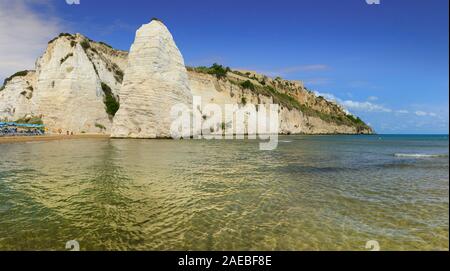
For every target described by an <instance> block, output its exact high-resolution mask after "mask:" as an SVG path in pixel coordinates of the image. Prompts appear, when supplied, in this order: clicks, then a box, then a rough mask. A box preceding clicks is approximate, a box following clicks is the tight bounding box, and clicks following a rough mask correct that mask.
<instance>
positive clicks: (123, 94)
mask: <svg viewBox="0 0 450 271" xmlns="http://www.w3.org/2000/svg"><path fill="white" fill-rule="evenodd" d="M120 103H121V104H120V109H119V111H118V112H117V114H116V116H115V118H114V124H113V128H112V137H131V138H169V137H170V136H171V134H170V126H171V122H172V118H171V115H170V110H171V108H172V106H174V105H176V104H179V103H183V104H186V105H187V106H191V104H192V95H191V91H190V88H189V80H188V75H187V71H186V67H185V66H184V60H183V57H182V55H181V53H180V51H179V50H178V48H177V46H176V44H175V42H174V40H173V37H172V35H171V34H170V32H169V30H168V29H167V27H166V26H165V25H164V24H163V23H161V22H160V21H158V20H153V21H152V22H151V23H149V24H145V25H143V26H142V27H141V28H139V30H138V31H137V32H136V39H135V41H134V43H133V45H132V46H131V50H130V53H129V56H128V66H127V68H126V69H125V77H124V81H123V84H122V89H121V91H120Z"/></svg>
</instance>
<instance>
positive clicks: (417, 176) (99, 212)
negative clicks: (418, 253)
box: [0, 136, 449, 250]
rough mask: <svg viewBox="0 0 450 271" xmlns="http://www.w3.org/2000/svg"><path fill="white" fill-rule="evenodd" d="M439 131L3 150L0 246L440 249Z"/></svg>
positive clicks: (445, 193) (443, 242) (443, 224)
mask: <svg viewBox="0 0 450 271" xmlns="http://www.w3.org/2000/svg"><path fill="white" fill-rule="evenodd" d="M448 143H449V139H448V136H286V137H281V138H280V143H279V146H278V148H277V149H276V150H274V151H260V150H259V148H258V142H257V141H225V140H218V141H196V140H194V141H171V140H107V139H83V140H65V141H53V142H33V143H15V144H1V145H0V250H64V247H65V243H66V242H67V241H69V240H73V239H75V240H77V241H78V242H79V243H80V246H81V249H82V250H104V249H106V250H365V244H366V242H367V241H369V240H376V241H378V243H379V244H380V247H381V249H382V250H448V242H449V240H448V237H449V216H448V215H449V161H448V152H449V144H448Z"/></svg>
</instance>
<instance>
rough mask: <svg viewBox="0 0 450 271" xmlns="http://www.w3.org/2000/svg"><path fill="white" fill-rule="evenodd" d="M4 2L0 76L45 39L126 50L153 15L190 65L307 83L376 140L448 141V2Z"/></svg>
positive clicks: (37, 49) (35, 51)
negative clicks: (429, 136)
mask: <svg viewBox="0 0 450 271" xmlns="http://www.w3.org/2000/svg"><path fill="white" fill-rule="evenodd" d="M7 1H8V0H0V10H1V9H3V12H4V11H5V9H6V8H8V9H11V10H14V11H15V12H8V14H13V15H9V17H8V16H7V15H5V14H6V12H4V15H5V16H3V19H2V16H0V35H2V36H5V35H6V36H8V37H11V42H10V43H7V42H6V44H5V43H4V44H0V50H2V51H3V53H2V54H6V53H5V51H8V50H10V52H11V53H10V54H8V56H5V59H7V60H8V61H5V62H4V63H8V65H6V64H4V65H2V64H0V77H4V76H6V75H7V72H11V71H9V69H13V68H19V67H22V66H21V65H25V63H26V65H31V67H29V66H25V67H23V68H32V63H33V62H34V59H33V61H31V59H30V60H26V59H24V57H23V54H25V53H23V54H22V55H21V51H20V50H21V49H22V51H23V52H27V55H29V56H28V58H31V57H33V58H36V57H38V56H39V55H40V53H42V51H43V50H44V49H45V45H46V42H41V43H43V44H40V43H39V39H43V37H45V38H48V37H51V36H52V35H54V34H55V33H57V32H72V33H74V32H79V33H83V34H85V35H86V36H88V37H90V38H92V39H94V40H99V41H104V42H107V43H109V44H111V45H112V46H113V47H115V48H119V49H123V50H128V49H129V47H130V45H131V43H132V41H133V39H134V34H135V31H136V29H137V28H138V27H139V26H140V25H142V24H144V23H147V22H149V21H150V19H151V18H153V17H158V18H160V19H162V20H163V21H164V22H165V24H166V25H167V26H168V28H169V29H170V30H171V32H172V34H173V36H174V38H175V41H176V43H177V45H178V47H179V48H180V50H181V51H182V53H183V55H184V58H185V62H186V64H187V65H194V66H197V65H210V64H212V63H214V62H218V63H221V64H224V65H227V66H230V67H232V68H236V69H238V68H239V69H249V70H256V71H259V72H262V73H265V74H268V75H270V76H281V77H283V78H286V79H294V80H303V81H305V84H306V86H307V87H308V88H309V89H312V90H315V91H317V92H318V93H320V94H321V95H324V96H325V97H327V98H328V99H334V100H336V101H338V102H340V103H341V104H343V105H344V106H345V107H346V108H347V109H348V110H349V111H350V112H352V113H354V114H356V115H358V116H361V117H362V118H363V119H364V120H365V121H366V122H368V123H370V124H371V125H372V126H373V127H374V128H375V129H376V131H377V132H379V133H445V134H448V129H449V128H448V115H449V104H448V98H449V97H448V94H449V79H448V72H449V68H448V67H449V63H448V59H449V55H448V50H449V36H448V33H449V29H448V19H449V16H448V8H449V7H448V5H449V1H447V0H381V1H380V2H381V3H380V4H379V5H368V4H366V1H365V0H341V1H336V0H301V1H295V0H291V1H287V0H277V1H245V0H240V1H234V0H228V1H181V0H180V1H171V0H166V1H156V0H154V1H142V0H128V1H112V0H96V1H87V0H80V1H81V3H80V5H67V4H66V1H65V0H41V1H37V0H18V1H17V3H18V4H15V5H16V6H14V7H12V6H11V4H9V5H10V6H8V3H6V2H7ZM8 2H16V1H8ZM0 12H1V11H0ZM22 13H23V14H22ZM18 14H19V15H18ZM0 15H1V13H0ZM20 15H22V16H20ZM25 17H26V18H28V19H23V18H25ZM29 18H31V19H29ZM2 20H3V25H2ZM24 20H25V21H27V22H25V23H24V22H23V21H24ZM11 21H13V22H14V23H13V22H11ZM13 24H14V25H15V26H13V27H9V26H10V25H13ZM18 24H19V26H17V25H18ZM20 24H25V25H28V26H30V25H37V26H40V28H39V29H37V28H36V29H34V30H33V31H31V30H29V29H28V28H25V26H23V28H20V27H21V26H20ZM6 25H7V26H8V27H6V28H4V29H3V30H1V29H2V27H5V26H6ZM9 28H13V29H14V31H15V32H16V33H17V32H21V29H23V31H22V32H24V35H23V37H24V38H26V39H27V41H28V40H29V43H30V44H32V46H34V47H33V48H29V49H28V50H26V51H25V49H26V48H14V47H17V42H14V38H16V39H20V38H21V37H20V35H19V37H17V35H13V34H11V33H12V31H13V30H11V29H9ZM27 29H28V30H27ZM27 31H28V32H30V33H28V34H27V35H26V36H25V32H27ZM33 36H36V39H35V40H33ZM30 46H31V45H30ZM39 52H40V53H39ZM32 53H33V54H35V55H34V56H32V55H31V54H32ZM14 56H16V58H17V60H16V59H15V58H14ZM1 57H2V55H0V58H1ZM0 63H1V61H0Z"/></svg>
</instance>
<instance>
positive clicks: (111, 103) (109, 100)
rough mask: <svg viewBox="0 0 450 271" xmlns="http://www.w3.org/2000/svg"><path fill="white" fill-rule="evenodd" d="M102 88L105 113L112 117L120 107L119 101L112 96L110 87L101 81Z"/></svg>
mask: <svg viewBox="0 0 450 271" xmlns="http://www.w3.org/2000/svg"><path fill="white" fill-rule="evenodd" d="M102 90H103V93H105V98H104V101H103V102H104V103H105V106H106V113H107V114H108V115H110V116H112V117H114V116H115V115H116V113H117V111H118V110H119V108H120V104H119V102H118V101H117V100H116V98H115V97H114V95H113V93H112V90H111V88H110V87H109V86H108V85H107V84H105V83H103V82H102Z"/></svg>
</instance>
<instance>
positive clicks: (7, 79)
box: [0, 71, 29, 91]
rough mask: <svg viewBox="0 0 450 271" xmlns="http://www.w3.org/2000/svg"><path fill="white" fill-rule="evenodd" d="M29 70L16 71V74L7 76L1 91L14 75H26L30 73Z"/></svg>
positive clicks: (0, 89)
mask: <svg viewBox="0 0 450 271" xmlns="http://www.w3.org/2000/svg"><path fill="white" fill-rule="evenodd" d="M28 72H29V71H20V72H16V73H15V74H13V75H11V76H10V77H8V78H6V79H5V81H3V86H2V87H1V88H0V91H2V90H3V89H4V88H5V87H6V84H8V82H9V81H11V80H12V79H13V78H14V77H17V76H26V75H27V74H28Z"/></svg>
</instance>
